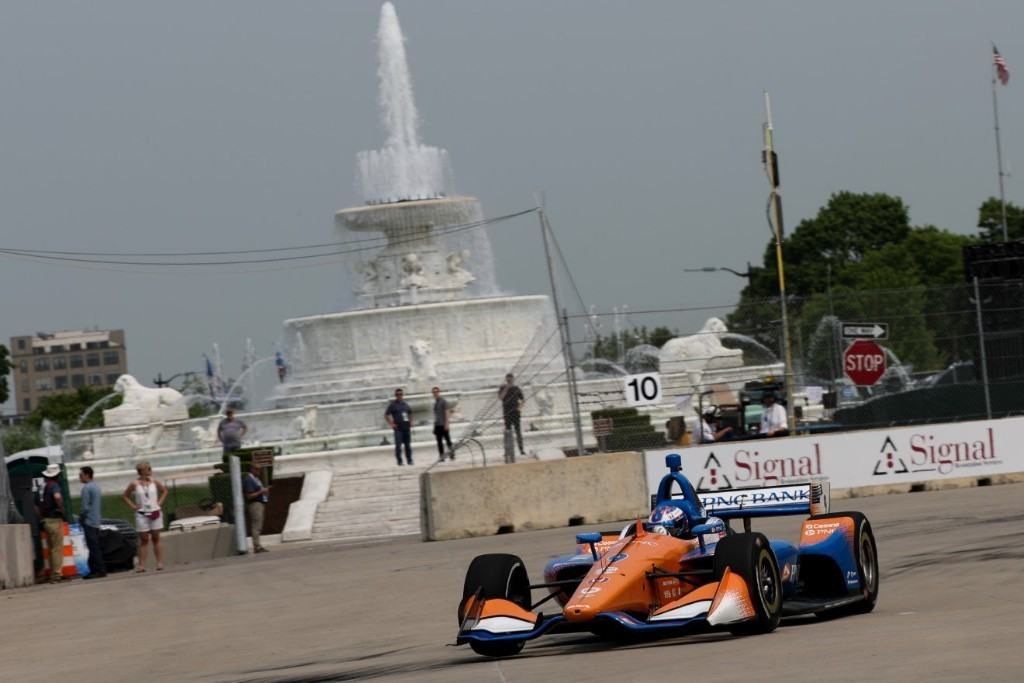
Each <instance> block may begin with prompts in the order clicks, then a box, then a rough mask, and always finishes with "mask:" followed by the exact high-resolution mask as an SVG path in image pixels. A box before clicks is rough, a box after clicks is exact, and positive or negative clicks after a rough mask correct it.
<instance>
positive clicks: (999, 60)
mask: <svg viewBox="0 0 1024 683" xmlns="http://www.w3.org/2000/svg"><path fill="white" fill-rule="evenodd" d="M992 63H993V64H995V67H996V78H998V79H999V82H1000V83H1002V84H1003V85H1006V84H1007V83H1009V82H1010V70H1009V69H1008V68H1007V67H1006V60H1005V59H1003V56H1002V55H1001V54H999V50H997V49H996V46H995V45H993V46H992Z"/></svg>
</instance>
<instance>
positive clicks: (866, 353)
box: [843, 339, 886, 387]
mask: <svg viewBox="0 0 1024 683" xmlns="http://www.w3.org/2000/svg"><path fill="white" fill-rule="evenodd" d="M885 365H886V363H885V351H883V350H882V347H881V346H879V345H878V344H877V343H875V342H873V341H871V340H870V339H858V340H857V341H855V342H853V343H852V344H850V345H849V346H847V347H846V351H844V352H843V371H844V372H845V373H846V376H847V377H849V378H850V381H852V382H853V383H854V384H856V385H857V386H860V387H870V386H871V385H873V384H874V383H875V382H877V381H878V380H879V379H881V378H882V375H884V374H885Z"/></svg>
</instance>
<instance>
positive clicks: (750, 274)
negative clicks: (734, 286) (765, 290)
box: [683, 261, 755, 286]
mask: <svg viewBox="0 0 1024 683" xmlns="http://www.w3.org/2000/svg"><path fill="white" fill-rule="evenodd" d="M720 270H724V271H725V272H727V273H732V274H733V275H736V276H737V277H745V278H747V284H749V285H751V286H753V284H754V271H755V268H754V267H753V266H751V265H750V261H747V271H746V272H745V273H741V272H740V271H738V270H733V269H732V268H726V267H725V266H702V267H700V268H683V272H685V273H715V272H718V271H720Z"/></svg>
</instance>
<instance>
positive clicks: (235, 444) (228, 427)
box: [217, 408, 249, 455]
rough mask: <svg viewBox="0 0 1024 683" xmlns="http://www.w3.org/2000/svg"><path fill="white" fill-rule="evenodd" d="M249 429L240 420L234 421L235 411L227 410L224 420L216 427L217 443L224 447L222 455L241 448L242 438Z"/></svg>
mask: <svg viewBox="0 0 1024 683" xmlns="http://www.w3.org/2000/svg"><path fill="white" fill-rule="evenodd" d="M247 431H249V428H248V427H247V426H246V424H245V423H244V422H242V421H241V420H236V419H235V411H234V410H233V409H231V408H228V409H227V412H226V413H225V414H224V419H223V420H221V421H220V424H219V425H217V441H220V443H221V445H222V446H223V447H224V454H225V455H227V454H228V453H231V452H232V451H237V450H238V449H239V448H241V447H242V438H243V437H244V436H245V433H246V432H247Z"/></svg>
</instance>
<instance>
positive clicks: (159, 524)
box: [135, 512, 164, 534]
mask: <svg viewBox="0 0 1024 683" xmlns="http://www.w3.org/2000/svg"><path fill="white" fill-rule="evenodd" d="M135 530H136V531H138V532H139V533H140V534H144V533H148V532H150V531H157V532H159V531H163V530H164V516H163V514H161V515H160V516H159V517H158V518H156V519H150V518H149V517H147V516H146V515H144V514H142V513H141V512H136V513H135Z"/></svg>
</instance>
